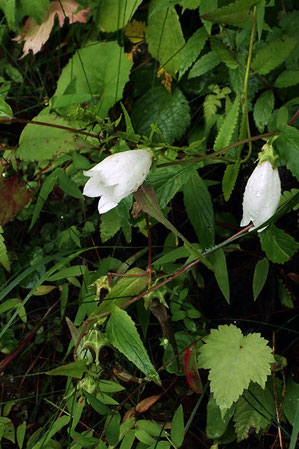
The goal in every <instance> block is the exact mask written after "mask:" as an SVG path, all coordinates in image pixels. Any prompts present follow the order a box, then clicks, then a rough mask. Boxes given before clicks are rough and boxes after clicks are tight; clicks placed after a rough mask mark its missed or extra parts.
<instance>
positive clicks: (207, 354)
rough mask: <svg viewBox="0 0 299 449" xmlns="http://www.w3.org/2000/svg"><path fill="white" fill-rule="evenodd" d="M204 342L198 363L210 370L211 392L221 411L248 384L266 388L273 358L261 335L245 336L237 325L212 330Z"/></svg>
mask: <svg viewBox="0 0 299 449" xmlns="http://www.w3.org/2000/svg"><path fill="white" fill-rule="evenodd" d="M204 341H205V343H206V344H205V345H203V346H202V347H201V349H200V355H199V357H198V363H199V366H200V367H201V368H208V369H210V374H209V380H210V382H211V391H212V392H213V393H214V397H215V400H216V402H217V405H218V406H219V407H220V409H222V410H223V411H224V410H225V409H227V408H229V407H230V406H231V405H232V404H233V402H235V401H237V399H238V398H239V397H240V395H241V394H242V393H243V391H244V390H245V389H247V388H248V386H249V383H250V382H251V381H252V382H256V383H257V384H259V385H260V386H261V387H262V388H264V387H265V383H266V379H267V376H268V375H269V374H270V372H271V363H273V362H274V357H273V355H272V354H271V348H270V347H269V346H268V345H267V341H266V340H265V339H264V338H262V337H261V335H260V334H258V333H253V334H249V335H247V336H245V337H244V336H243V334H242V332H241V330H240V329H238V328H237V327H236V326H233V325H230V326H227V325H225V326H219V328H218V329H212V331H211V333H210V335H208V336H207V337H206V338H205V340H204Z"/></svg>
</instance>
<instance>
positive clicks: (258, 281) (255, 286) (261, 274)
mask: <svg viewBox="0 0 299 449" xmlns="http://www.w3.org/2000/svg"><path fill="white" fill-rule="evenodd" d="M268 272H269V261H268V259H267V258H266V257H264V259H261V260H259V261H258V262H257V264H256V266H255V269H254V274H253V281H252V290H253V299H254V301H256V299H257V297H258V295H259V294H260V293H261V291H262V290H263V287H264V285H265V282H266V280H267V277H268Z"/></svg>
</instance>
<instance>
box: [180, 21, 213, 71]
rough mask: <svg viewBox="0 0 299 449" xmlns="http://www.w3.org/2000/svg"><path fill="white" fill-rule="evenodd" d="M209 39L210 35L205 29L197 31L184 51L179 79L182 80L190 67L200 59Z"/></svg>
mask: <svg viewBox="0 0 299 449" xmlns="http://www.w3.org/2000/svg"><path fill="white" fill-rule="evenodd" d="M207 38H208V34H207V32H206V29H205V28H204V27H201V28H199V29H198V30H196V31H195V33H194V34H193V35H192V36H191V37H190V39H189V40H188V42H187V44H186V45H185V47H184V48H183V51H182V57H181V63H180V73H179V78H181V77H182V76H183V75H184V73H186V72H187V70H188V69H189V67H190V66H191V65H192V64H193V62H194V61H195V60H196V59H197V58H198V56H199V55H200V53H201V51H202V49H203V47H204V45H205V43H206V40H207Z"/></svg>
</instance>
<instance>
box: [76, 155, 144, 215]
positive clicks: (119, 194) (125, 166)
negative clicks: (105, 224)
mask: <svg viewBox="0 0 299 449" xmlns="http://www.w3.org/2000/svg"><path fill="white" fill-rule="evenodd" d="M151 165H152V155H151V152H150V151H147V150H131V151H124V152H122V153H115V154H112V155H111V156H108V157H106V159H104V160H103V161H102V162H100V163H99V164H97V165H96V166H95V167H93V168H91V169H90V170H88V171H85V172H83V173H84V175H85V176H89V177H90V179H89V180H88V181H87V183H86V184H85V187H84V190H83V195H86V196H89V197H91V198H95V197H97V196H100V197H101V198H100V201H99V204H98V209H99V213H100V214H104V213H105V212H108V211H109V210H111V209H113V208H114V207H116V206H117V205H118V203H119V202H120V201H121V200H122V199H123V198H125V197H126V196H128V195H130V194H131V193H133V192H135V191H136V190H137V189H138V187H139V186H141V184H142V183H143V181H144V180H145V178H146V177H147V175H148V172H149V169H150V167H151Z"/></svg>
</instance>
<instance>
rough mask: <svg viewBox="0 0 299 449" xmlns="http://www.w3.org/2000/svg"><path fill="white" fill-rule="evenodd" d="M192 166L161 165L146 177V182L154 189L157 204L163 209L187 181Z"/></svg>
mask: <svg viewBox="0 0 299 449" xmlns="http://www.w3.org/2000/svg"><path fill="white" fill-rule="evenodd" d="M192 172H193V167H192V166H191V165H190V164H183V165H174V166H172V167H171V166H170V167H162V168H159V169H157V170H155V171H154V172H153V173H152V174H151V175H150V177H149V178H148V181H147V184H149V185H150V186H152V187H153V188H154V189H155V192H156V194H157V197H158V201H159V205H160V207H161V208H162V209H164V208H165V207H166V206H167V204H168V203H169V201H170V200H172V198H173V197H174V196H175V194H176V193H177V192H178V191H179V190H180V189H181V188H182V187H183V185H184V184H185V183H186V182H188V179H189V178H190V176H191V175H192Z"/></svg>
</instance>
